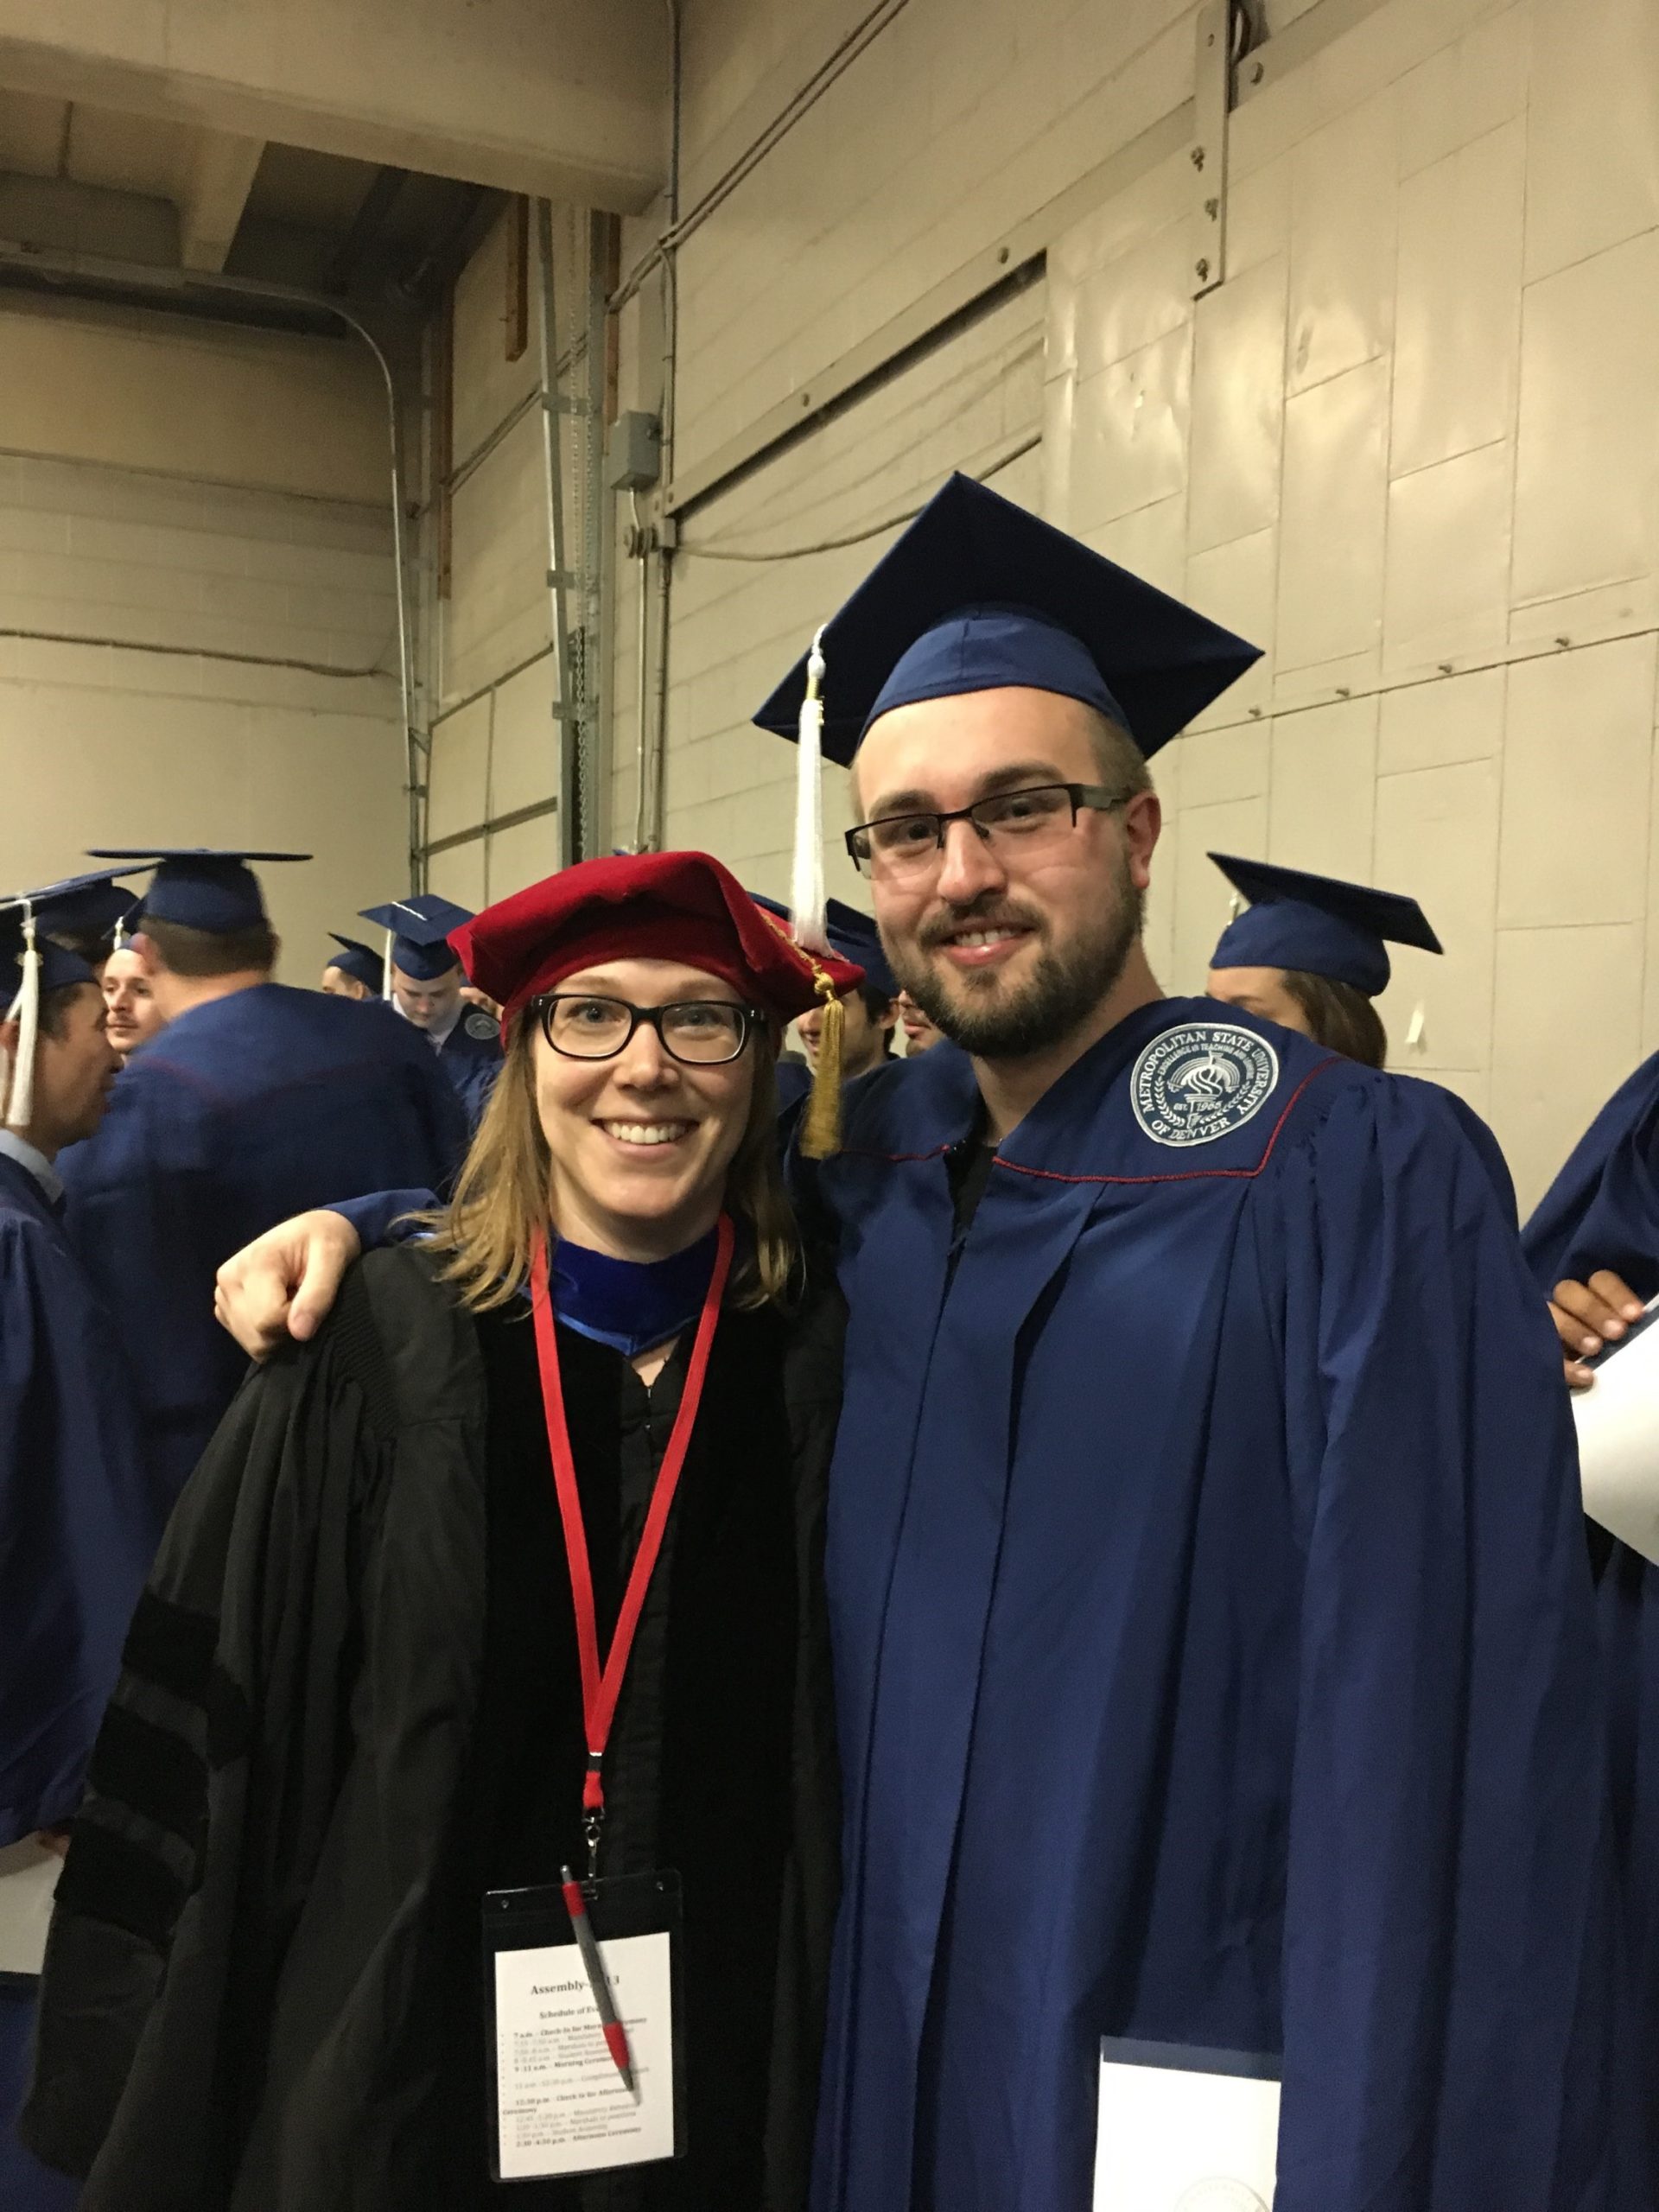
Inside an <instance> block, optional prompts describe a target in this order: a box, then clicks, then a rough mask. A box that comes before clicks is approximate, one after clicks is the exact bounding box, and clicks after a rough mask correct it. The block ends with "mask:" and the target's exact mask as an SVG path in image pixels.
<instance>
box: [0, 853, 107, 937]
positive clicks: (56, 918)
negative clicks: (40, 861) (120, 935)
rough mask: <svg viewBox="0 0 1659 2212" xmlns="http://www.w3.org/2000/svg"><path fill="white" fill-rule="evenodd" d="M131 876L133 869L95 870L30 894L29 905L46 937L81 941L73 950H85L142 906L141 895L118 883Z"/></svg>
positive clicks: (71, 876)
mask: <svg viewBox="0 0 1659 2212" xmlns="http://www.w3.org/2000/svg"><path fill="white" fill-rule="evenodd" d="M127 874H131V870H130V869H129V868H94V869H92V870H89V871H88V872H87V873H86V874H81V875H67V876H65V877H64V878H63V879H62V880H61V881H60V882H57V883H48V885H46V887H44V888H43V889H42V890H40V891H36V892H33V893H29V904H30V906H32V907H33V908H34V912H35V921H36V923H37V925H39V928H40V929H41V932H42V934H44V935H45V936H47V937H61V938H74V939H76V940H78V943H77V944H74V945H72V947H71V950H84V949H85V948H86V947H88V946H90V945H92V944H98V943H99V941H100V940H101V939H102V938H106V937H108V936H109V935H110V934H111V931H113V930H114V929H116V928H117V927H118V925H119V924H120V923H121V922H122V921H123V919H124V918H125V917H126V916H127V915H128V914H130V912H132V910H133V908H134V907H135V906H137V903H138V898H137V893H136V892H133V891H129V890H128V889H127V888H126V887H125V885H124V884H122V883H120V882H118V880H117V878H118V877H119V876H122V875H127ZM19 896H20V897H21V896H22V894H21V893H20V894H19ZM7 903H10V902H7Z"/></svg>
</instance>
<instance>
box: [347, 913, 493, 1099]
mask: <svg viewBox="0 0 1659 2212" xmlns="http://www.w3.org/2000/svg"><path fill="white" fill-rule="evenodd" d="M472 918H473V917H472V915H471V914H470V913H468V912H467V909H466V907H465V906H456V905H455V904H454V900H453V899H440V898H439V897H438V895H437V893H435V892H432V891H416V892H411V893H410V895H409V896H408V897H407V898H406V899H392V900H391V901H390V902H389V903H388V904H387V905H385V906H365V908H364V909H363V919H364V920H365V922H378V924H379V925H380V927H381V928H382V929H383V930H385V931H388V932H389V941H388V944H387V947H386V959H385V971H384V972H385V993H386V996H387V998H388V999H389V1000H390V1001H391V1004H392V1006H393V1007H396V1009H397V1012H398V1013H399V1014H402V1015H403V1017H404V1020H405V1021H408V1022H410V1023H412V1024H413V1026H414V1027H416V1029H418V1030H420V1031H421V1032H422V1033H423V1035H424V1036H425V1038H426V1040H427V1042H428V1043H429V1045H430V1046H431V1047H432V1050H433V1051H434V1052H435V1053H436V1054H437V1055H438V1058H439V1062H440V1064H441V1065H442V1069H443V1071H444V1073H445V1075H447V1076H448V1078H449V1080H450V1082H451V1083H452V1084H454V1087H455V1091H456V1095H457V1096H459V1098H460V1100H461V1104H462V1106H463V1107H464V1108H465V1109H466V1111H467V1122H468V1123H469V1125H470V1126H471V1127H472V1128H477V1127H478V1124H479V1120H480V1116H482V1114H483V1111H484V1109H485V1108H486V1106H487V1105H488V1103H489V1101H490V1093H491V1091H492V1090H493V1089H494V1088H495V1078H496V1077H497V1075H498V1074H499V1071H500V1067H501V1030H500V1025H499V1022H497V1021H494V1020H492V1019H491V1017H490V1016H489V1014H486V1013H485V1012H484V1010H483V1009H482V1007H475V1006H470V1005H468V1003H467V1001H466V1000H465V999H464V998H463V997H462V995H461V993H462V990H463V988H465V985H466V982H467V976H466V972H465V970H464V969H462V967H461V962H460V960H459V959H458V958H457V957H456V955H455V953H454V950H452V948H451V946H450V944H449V936H450V932H451V931H454V930H458V929H459V928H460V927H461V924H462V923H463V922H470V921H471V920H472Z"/></svg>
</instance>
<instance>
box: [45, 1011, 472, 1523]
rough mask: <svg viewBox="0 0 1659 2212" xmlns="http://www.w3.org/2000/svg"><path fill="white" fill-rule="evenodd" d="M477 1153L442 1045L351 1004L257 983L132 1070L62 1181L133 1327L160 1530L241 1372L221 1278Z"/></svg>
mask: <svg viewBox="0 0 1659 2212" xmlns="http://www.w3.org/2000/svg"><path fill="white" fill-rule="evenodd" d="M466 1140H467V1131H466V1127H465V1120H464V1116H462V1114H461V1109H460V1106H459V1103H458V1102H457V1100H456V1097H455V1094H454V1091H453V1090H452V1089H451V1088H450V1086H449V1084H448V1083H447V1082H446V1081H445V1080H444V1077H443V1076H442V1073H441V1072H440V1071H439V1070H438V1068H437V1067H436V1066H435V1065H434V1058H433V1053H432V1051H431V1047H430V1046H429V1045H427V1044H426V1043H425V1042H424V1040H423V1039H422V1038H421V1036H420V1035H419V1033H417V1032H416V1031H414V1030H412V1029H411V1028H410V1027H409V1026H408V1024H406V1023H403V1022H393V1021H375V1020H367V1021H365V1020H364V1018H363V1009H362V1008H361V1007H359V1006H357V1005H354V1004H353V1001H350V1000H349V999H338V998H331V997H328V996H327V995H324V994H322V993H321V992H316V991H299V990H291V989H289V988H286V987H285V986H283V985H282V984H279V983H262V984H258V985H257V986H255V987H254V988H251V989H249V990H245V991H238V992H235V993H233V994H232V995H231V996H229V997H227V998H222V999H216V1000H213V1001H210V1002H209V1003H208V1004H207V1005H205V1006H199V1007H194V1008H192V1010H191V1011H190V1012H189V1013H188V1014H181V1016H180V1017H179V1019H178V1020H176V1021H174V1022H171V1023H169V1024H168V1027H167V1028H166V1029H165V1030H163V1031H162V1033H160V1035H159V1036H157V1037H156V1038H154V1039H151V1041H150V1042H149V1044H148V1045H146V1046H144V1049H143V1052H137V1053H135V1054H134V1055H133V1057H132V1059H131V1061H130V1064H129V1065H128V1066H127V1067H126V1068H125V1069H124V1071H123V1072H122V1073H121V1075H120V1076H119V1077H118V1078H117V1081H116V1085H115V1090H114V1093H113V1095H112V1096H111V1101H110V1106H109V1110H108V1112H107V1113H106V1114H105V1118H104V1125H103V1127H102V1128H101V1129H100V1130H99V1134H98V1135H97V1136H96V1137H94V1138H92V1140H91V1141H89V1142H88V1143H86V1144H83V1145H75V1146H72V1147H70V1149H69V1150H68V1151H67V1152H66V1153H65V1154H63V1156H62V1159H61V1160H60V1168H61V1171H62V1173H63V1177H64V1181H65V1183H66V1185H67V1189H68V1225H69V1232H70V1236H71V1237H72V1238H73V1242H74V1245H75V1249H76V1250H77V1251H78V1252H79V1255H80V1256H81V1259H82V1260H83V1262H85V1264H86V1268H87V1271H88V1272H89V1274H91V1275H92V1278H93V1281H94V1282H95V1283H96V1284H97V1285H98V1287H99V1290H100V1292H101V1293H102V1294H103V1295H104V1297H105V1302H106V1303H107V1304H109V1305H110V1306H112V1307H114V1308H116V1309H117V1310H118V1311H119V1312H120V1313H122V1315H123V1316H124V1329H125V1333H126V1337H127V1339H128V1342H129V1344H130V1347H131V1350H132V1352H133V1355H134V1364H135V1366H136V1368H137V1407H138V1417H139V1424H140V1431H141V1435H142V1438H143V1449H144V1456H145V1462H146V1466H147V1469H148V1471H149V1478H150V1481H151V1483H152V1484H153V1485H154V1488H155V1491H156V1497H157V1501H158V1506H159V1509H160V1510H161V1511H162V1513H163V1515H165V1513H166V1512H167V1511H169V1510H171V1507H172V1503H173V1501H174V1499H175V1497H177V1495H178V1492H179V1491H180V1490H181V1488H182V1486H183V1484H184V1481H185V1478H186V1477H187V1476H188V1474H189V1472H190V1471H191V1469H192V1468H193V1467H194V1465H195V1463H196V1461H197V1459H199V1458H200V1455H201V1452H202V1451H203V1449H204V1448H205V1446H206V1445H207V1440H208V1439H209V1437H211V1436H212V1434H213V1430H214V1428H215V1427H217V1426H218V1423H219V1417H220V1415H221V1414H223V1413H224V1411H225V1408H226V1406H227V1405H228V1404H229V1403H230V1402H231V1399H232V1395H234V1393H235V1391H236V1388H237V1385H238V1383H239V1382H240V1380H241V1378H242V1376H243V1374H244V1372H245V1369H246V1365H247V1363H246V1360H245V1357H244V1356H243V1354H242V1353H241V1351H239V1350H238V1347H237V1344H236V1343H235V1341H234V1339H233V1338H231V1337H230V1336H229V1335H227V1334H226V1332H225V1331H224V1330H223V1329H221V1328H220V1327H219V1324H218V1323H217V1322H216V1321H215V1320H214V1319H213V1278H214V1275H215V1274H216V1273H217V1271H218V1269H219V1267H220V1266H221V1265H222V1264H223V1262H225V1261H226V1260H227V1259H228V1258H229V1257H230V1255H232V1253H233V1252H235V1251H238V1250H239V1249H240V1248H241V1247H242V1246H243V1245H244V1244H245V1243H248V1242H249V1241H250V1240H251V1238H253V1237H255V1236H259V1235H261V1234H262V1233H263V1232H264V1230H267V1229H270V1228H271V1227H273V1226H274V1225H275V1224H277V1222H279V1221H283V1220H285V1219H286V1218H287V1217H288V1216H289V1215H290V1214H294V1213H298V1212H301V1211H304V1210H305V1209H306V1208H307V1207H310V1206H318V1205H326V1204H327V1202H328V1200H329V1199H331V1198H349V1197H353V1196H355V1195H357V1194H358V1193H359V1192H365V1191H378V1190H383V1189H388V1188H391V1187H392V1186H394V1185H428V1186H429V1187H432V1188H441V1187H442V1185H444V1184H445V1183H446V1182H447V1181H448V1178H449V1177H450V1175H451V1174H452V1173H454V1168H455V1166H456V1165H457V1162H458V1160H459V1159H460V1157H461V1153H462V1151H463V1150H464V1148H465V1145H466Z"/></svg>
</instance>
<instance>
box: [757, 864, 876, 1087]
mask: <svg viewBox="0 0 1659 2212" xmlns="http://www.w3.org/2000/svg"><path fill="white" fill-rule="evenodd" d="M749 895H750V897H751V898H752V899H753V900H754V903H755V905H756V906H760V907H764V908H765V910H766V912H767V913H769V914H772V915H773V916H775V917H776V918H777V919H778V920H779V921H780V922H782V923H783V924H784V925H785V926H786V927H788V926H790V912H789V909H788V907H787V906H784V905H783V904H782V902H781V901H780V900H779V899H767V898H763V897H762V896H760V893H755V892H751V893H750V894H749ZM823 934H824V942H825V944H826V945H827V946H828V948H829V950H830V951H831V952H833V953H834V954H835V956H836V958H837V959H838V960H849V961H851V963H853V965H854V967H855V968H861V969H863V970H864V981H863V982H861V984H860V985H859V987H858V988H857V989H856V990H855V991H851V992H849V994H848V995H847V998H846V1000H845V1001H844V1002H843V1014H842V1041H841V1052H840V1070H841V1077H840V1079H841V1080H842V1082H843V1083H856V1082H857V1081H858V1079H859V1077H861V1076H864V1075H868V1074H870V1073H871V1072H872V1071H874V1069H876V1068H878V1067H880V1065H882V1064H883V1062H884V1061H887V1060H890V1059H891V1058H893V1033H894V1031H895V1030H896V1028H897V1027H898V1021H899V1013H898V1001H899V985H898V982H897V981H896V979H895V978H894V976H893V970H892V969H890V968H889V967H888V965H887V954H886V953H885V952H883V951H882V950H881V940H880V937H878V936H877V934H876V929H875V925H874V922H873V921H872V920H871V919H870V918H869V916H868V914H861V913H860V912H859V911H858V909H857V907H856V906H848V905H847V904H846V902H845V900H843V899H827V900H826V901H825V904H824V921H823ZM822 1025H823V1008H822V1007H814V1008H812V1009H811V1010H810V1012H809V1013H807V1014H804V1015H803V1016H802V1018H801V1020H800V1021H799V1022H798V1024H797V1027H798V1032H799V1034H800V1038H801V1041H802V1043H803V1044H804V1046H805V1047H806V1051H807V1053H808V1055H809V1056H810V1057H809V1058H806V1059H804V1060H779V1064H778V1107H779V1116H780V1119H781V1120H782V1122H783V1124H784V1126H785V1129H787V1128H789V1127H791V1116H792V1113H793V1109H795V1108H796V1107H798V1106H799V1105H800V1103H802V1101H803V1100H804V1098H805V1097H806V1096H807V1094H808V1092H809V1091H810V1090H811V1088H812V1071H813V1068H814V1066H815V1065H816V1062H817V1052H818V1043H819V1038H820V1035H821V1033H822Z"/></svg>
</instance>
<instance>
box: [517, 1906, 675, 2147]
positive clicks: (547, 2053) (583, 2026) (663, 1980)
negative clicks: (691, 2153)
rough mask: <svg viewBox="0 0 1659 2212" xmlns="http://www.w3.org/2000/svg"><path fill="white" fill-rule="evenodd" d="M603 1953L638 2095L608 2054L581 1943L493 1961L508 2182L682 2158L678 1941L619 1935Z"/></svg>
mask: <svg viewBox="0 0 1659 2212" xmlns="http://www.w3.org/2000/svg"><path fill="white" fill-rule="evenodd" d="M599 1948H600V1953H601V1956H602V1957H603V1959H604V1961H605V1965H606V1968H607V1972H608V1973H609V1974H610V1978H611V1988H612V1991H613V1993H614V1995H615V1998H616V2009H617V2012H618V2013H619V2014H620V2017H621V2019H622V2022H623V2024H624V2025H625V2026H626V2029H627V2031H628V2049H629V2052H630V2055H631V2056H632V2060H633V2074H634V2083H635V2088H636V2089H637V2091H638V2094H637V2096H636V2095H632V2094H630V2093H629V2091H628V2089H627V2088H626V2086H625V2085H624V2082H623V2080H622V2076H621V2075H620V2074H619V2073H618V2072H617V2070H616V2064H615V2062H614V2061H613V2058H612V2056H611V2054H610V2051H609V2050H608V2049H607V2047H606V2043H605V2037H604V2035H603V2032H602V2031H601V2028H600V2024H599V2013H598V2011H597V2009H596V2007H595V2005H594V1993H593V1991H592V1990H591V1988H589V1986H588V1976H587V1974H586V1973H585V1971H584V1970H583V1967H582V1954H581V1952H580V1951H579V1950H578V1949H577V1948H576V1947H575V1944H574V1943H556V1944H554V1945H552V1946H550V1947H549V1948H545V1949H538V1950H531V1951H498V1952H497V1953H496V1954H495V2059H496V2112H497V2123H498V2126H499V2130H500V2152H501V2178H502V2180H503V2181H527V2180H529V2179H531V2177H533V2176H535V2175H537V2174H582V2173H592V2172H595V2171H598V2170H600V2169H601V2168H604V2167H610V2166H637V2165H643V2164H645V2163H646V2162H647V2161H648V2160H650V2159H652V2158H672V2157H673V2155H674V2019H673V2012H672V2003H673V1992H672V1984H671V1979H670V1939H669V1938H668V1936H665V1935H655V1936H619V1937H618V1938H617V1939H616V1941H615V1942H611V1943H601V1945H600V1947H599Z"/></svg>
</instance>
